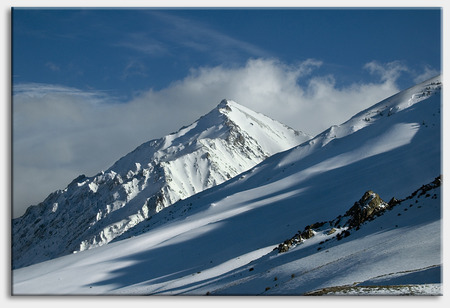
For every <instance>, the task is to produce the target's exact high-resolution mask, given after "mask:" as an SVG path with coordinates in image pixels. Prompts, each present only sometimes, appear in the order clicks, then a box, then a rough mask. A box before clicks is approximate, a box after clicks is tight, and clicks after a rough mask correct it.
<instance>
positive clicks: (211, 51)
mask: <svg viewBox="0 0 450 308" xmlns="http://www.w3.org/2000/svg"><path fill="white" fill-rule="evenodd" d="M146 13H147V14H148V16H149V17H150V18H152V19H154V18H156V19H158V20H159V21H160V22H162V25H163V26H162V27H161V26H160V27H158V31H156V30H152V31H148V32H139V33H131V34H130V33H127V34H126V37H124V38H123V39H121V40H120V41H119V42H118V43H117V44H116V46H121V47H125V48H129V49H133V50H135V51H137V52H140V53H142V54H145V55H149V56H159V55H162V54H164V55H166V56H167V55H171V54H172V55H173V56H179V55H180V48H184V49H185V50H186V52H187V51H190V52H198V53H203V54H205V56H208V57H214V58H220V59H225V58H229V57H232V56H233V55H234V54H242V53H243V54H245V56H246V57H248V56H253V57H267V56H270V55H269V53H268V52H267V51H265V50H263V49H262V48H260V47H258V46H256V45H253V44H251V43H248V42H246V41H242V40H238V39H236V38H233V37H231V36H229V35H227V34H225V33H223V32H221V31H218V30H216V29H213V28H212V27H211V25H208V24H204V23H200V22H196V21H194V20H192V19H185V18H182V17H180V16H176V15H175V14H170V13H167V12H162V11H153V10H149V11H146ZM149 28H151V26H149ZM174 51H176V52H174Z"/></svg>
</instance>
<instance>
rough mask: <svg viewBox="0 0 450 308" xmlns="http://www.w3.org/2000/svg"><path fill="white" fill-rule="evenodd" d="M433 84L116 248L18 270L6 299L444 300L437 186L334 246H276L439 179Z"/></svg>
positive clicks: (319, 242)
mask: <svg viewBox="0 0 450 308" xmlns="http://www.w3.org/2000/svg"><path fill="white" fill-rule="evenodd" d="M438 81H439V78H436V79H433V80H431V81H429V82H428V83H424V84H421V85H418V86H416V87H413V88H411V89H409V90H407V91H404V92H402V93H400V94H398V95H396V96H393V97H391V98H389V99H387V100H385V101H383V102H380V103H379V104H377V105H375V106H373V107H372V108H369V109H368V110H365V111H363V112H361V113H360V114H358V115H356V116H355V117H354V118H352V119H351V120H349V121H348V122H346V123H344V124H342V125H340V126H335V127H332V128H330V129H329V130H327V131H325V132H324V133H322V134H320V135H318V136H317V137H315V138H314V139H312V140H310V141H307V142H305V143H303V144H301V145H300V146H298V147H296V148H294V149H292V150H289V151H286V152H283V153H279V154H276V155H274V156H272V157H270V158H268V159H266V160H265V161H264V162H262V163H261V164H260V165H258V166H256V167H255V168H252V169H250V170H249V171H247V172H245V173H243V174H241V175H239V176H237V177H235V178H233V179H231V180H230V181H228V182H225V183H223V184H221V185H218V186H216V187H214V188H211V189H209V190H206V191H203V192H201V193H199V194H196V195H194V196H192V197H190V198H187V199H185V200H182V201H179V202H177V203H175V204H173V205H172V206H171V207H170V208H167V209H165V210H163V211H160V212H159V213H158V214H156V215H154V216H153V217H152V219H150V220H148V221H144V222H142V223H141V224H139V225H138V226H136V227H135V228H132V229H130V230H128V231H127V232H126V233H124V234H123V235H122V237H121V238H120V239H121V240H119V239H116V241H115V242H113V243H110V244H108V245H105V246H102V247H99V248H95V249H92V250H88V251H83V252H79V253H77V254H73V255H70V256H65V257H62V258H58V259H54V260H51V261H47V262H43V263H40V264H36V265H33V266H30V267H25V268H21V269H18V270H15V271H13V274H12V275H13V293H14V294H152V295H159V294H195V295H206V294H210V295H216V294H222V295H230V294H231V295H256V294H289V295H301V294H305V293H308V292H314V291H317V292H322V293H323V294H330V292H331V293H334V294H338V295H340V294H342V295H345V294H375V295H376V294H388V295H389V294H407V293H408V292H409V291H410V290H413V291H412V293H413V294H417V295H421V294H431V295H435V294H440V293H441V291H440V283H441V275H440V269H441V264H442V260H441V234H440V230H441V203H440V200H441V192H440V189H439V188H437V189H434V190H433V192H432V193H431V194H432V195H435V198H430V197H425V196H422V197H417V196H416V197H415V198H413V199H411V200H410V201H411V202H409V201H408V202H402V203H401V204H399V205H398V206H396V207H395V208H394V209H392V210H391V211H387V212H386V213H385V214H384V215H382V216H380V217H378V218H377V219H375V220H373V221H370V222H367V223H365V224H364V225H362V226H361V228H360V229H359V230H357V231H355V232H352V234H351V235H350V236H348V237H346V238H344V239H342V240H340V241H338V240H337V239H336V238H333V237H332V235H327V234H316V236H314V237H313V238H311V239H309V240H307V241H305V242H304V243H302V244H301V245H298V246H296V247H294V248H293V249H290V250H289V251H288V252H286V253H278V252H277V251H276V250H275V251H274V250H273V249H274V248H275V247H276V246H277V245H278V244H279V243H281V242H282V241H283V240H285V239H286V238H289V237H291V236H292V235H293V234H295V233H296V232H297V231H298V230H302V229H303V228H304V227H305V226H306V225H310V224H312V223H315V222H320V221H329V220H332V219H335V218H336V217H337V216H338V215H342V214H344V213H345V212H346V211H347V210H348V209H349V208H350V207H351V206H352V205H353V203H354V202H355V201H357V200H359V199H360V198H361V196H362V195H363V194H364V192H366V191H367V190H373V191H374V192H376V193H378V194H379V195H380V196H381V197H382V198H383V199H384V200H389V199H390V198H391V197H396V198H398V199H400V198H405V197H407V196H409V195H410V194H411V193H412V192H413V191H415V190H416V189H418V188H419V187H421V186H422V185H424V184H427V183H429V182H431V181H433V179H434V178H435V177H437V176H439V175H440V174H441V164H440V162H441V144H440V142H441V115H440V110H441V95H440V90H439V89H438V87H437V86H436V83H437V82H438ZM431 82H432V83H433V85H434V88H433V91H431V93H430V94H429V95H422V94H423V93H426V87H430V83H431ZM421 95H422V96H421ZM416 201H417V202H416ZM326 239H329V240H328V241H326V242H325V240H326ZM319 248H320V249H319ZM374 286H375V287H376V286H378V287H379V288H378V289H376V288H375V287H374ZM381 286H382V287H381ZM394 286H396V287H394ZM330 288H332V289H330ZM402 290H403V291H402ZM406 290H407V291H406ZM414 290H415V291H414ZM328 291H330V292H328ZM327 292H328V293H327Z"/></svg>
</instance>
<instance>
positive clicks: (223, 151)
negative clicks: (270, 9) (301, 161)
mask: <svg viewBox="0 0 450 308" xmlns="http://www.w3.org/2000/svg"><path fill="white" fill-rule="evenodd" d="M308 139H310V136H308V135H307V134H304V133H302V132H298V131H295V130H293V129H292V128H289V127H287V126H286V125H283V124H281V123H279V122H277V121H274V120H272V119H270V118H268V117H266V116H264V115H262V114H260V113H256V112H254V111H252V110H250V109H248V108H246V107H244V106H241V105H239V104H238V103H236V102H234V101H231V100H226V99H224V100H222V101H221V102H220V103H219V104H218V105H217V107H216V108H214V109H213V110H212V111H210V112H209V113H208V114H206V115H204V116H203V117H201V118H200V119H198V120H197V121H196V122H194V123H193V124H191V125H189V126H186V127H183V128H181V129H180V130H179V131H177V132H175V133H172V134H170V135H167V136H165V137H163V138H161V139H157V140H151V141H149V142H146V143H144V144H142V145H140V146H139V147H137V148H136V149H135V150H134V151H132V152H131V153H129V154H128V155H126V156H124V157H122V158H121V159H119V160H118V161H117V162H116V163H114V164H113V166H112V167H110V168H109V169H108V170H106V171H102V172H100V173H98V174H97V175H95V176H92V177H86V176H84V175H80V176H79V177H77V178H76V179H74V180H73V181H72V182H71V183H70V184H69V185H68V186H67V187H66V188H65V189H64V190H58V191H56V192H54V193H52V194H50V195H49V196H48V197H47V198H46V199H45V200H44V201H43V202H41V203H40V204H38V205H37V206H31V207H30V208H28V210H27V211H26V213H25V214H24V215H23V216H22V217H20V218H17V219H14V220H13V240H12V242H13V267H14V268H18V267H23V266H27V265H30V264H33V263H37V262H41V261H45V260H48V259H52V258H55V257H58V256H62V255H65V254H69V253H72V252H77V251H83V250H87V249H90V248H93V247H97V246H102V245H104V244H106V243H108V242H110V241H111V240H113V239H114V238H116V237H117V236H119V235H121V234H123V233H124V232H125V231H127V230H128V229H130V228H131V227H134V226H135V225H137V224H139V223H140V222H142V221H144V220H147V219H151V217H152V216H153V215H154V214H155V213H158V212H159V211H161V210H162V209H164V208H166V207H168V206H170V205H171V204H173V203H174V202H176V201H178V200H180V199H185V198H187V197H189V196H192V195H194V194H196V193H198V192H200V191H203V190H205V189H207V188H210V187H213V186H215V185H218V184H220V183H222V182H224V181H226V180H228V179H231V178H232V177H234V176H236V175H238V174H240V173H241V172H243V171H246V170H248V169H250V168H251V167H253V166H255V165H256V164H257V163H259V162H261V161H263V160H264V159H266V158H267V157H269V156H271V155H273V154H275V153H277V152H280V151H284V150H287V149H289V148H291V147H293V146H296V145H298V144H300V143H302V142H303V141H306V140H308Z"/></svg>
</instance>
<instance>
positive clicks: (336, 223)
mask: <svg viewBox="0 0 450 308" xmlns="http://www.w3.org/2000/svg"><path fill="white" fill-rule="evenodd" d="M441 184H442V176H438V177H436V178H435V179H434V180H433V181H432V182H431V183H429V184H426V185H423V186H422V187H420V188H419V189H417V190H416V191H414V192H413V193H412V194H411V195H409V196H408V197H406V198H404V199H396V198H395V197H392V198H391V199H390V201H389V202H387V203H386V202H385V201H383V199H381V197H380V196H379V195H378V194H377V193H375V192H373V191H372V190H368V191H366V192H365V193H364V195H363V196H362V197H361V199H360V200H359V201H357V202H355V203H354V204H353V206H352V207H351V208H350V209H349V210H348V211H347V212H346V213H345V214H344V215H339V216H337V217H336V218H335V219H334V220H331V221H328V222H316V223H313V224H311V225H307V226H306V227H305V229H304V230H303V231H298V233H297V234H295V235H294V236H293V237H292V238H290V239H288V240H285V241H284V242H283V243H281V244H280V245H278V246H277V247H275V249H274V250H278V252H280V253H281V252H286V251H288V250H289V248H291V247H292V246H295V245H298V244H301V243H302V242H303V241H305V240H307V239H310V238H312V237H313V236H314V235H315V233H316V232H319V231H327V229H328V232H327V233H326V234H327V235H331V234H334V233H336V235H335V236H336V239H337V240H341V239H343V238H345V237H347V236H350V234H351V232H350V231H352V230H358V229H359V228H360V226H361V225H362V224H363V223H365V222H367V221H371V220H373V219H375V218H376V217H377V216H380V215H382V214H383V213H384V212H385V211H386V210H391V209H392V208H393V207H394V206H397V205H399V204H401V203H402V202H403V201H405V200H409V199H412V198H420V197H422V196H424V197H425V198H428V197H431V198H432V199H437V195H436V194H434V195H431V193H428V192H429V191H430V190H432V189H435V188H437V187H439V186H441ZM416 202H417V200H416ZM341 227H344V230H341V232H339V233H337V231H338V229H340V228H341ZM326 241H328V239H327V240H326ZM324 242H325V241H322V242H321V243H320V244H323V243H324ZM319 250H320V249H319Z"/></svg>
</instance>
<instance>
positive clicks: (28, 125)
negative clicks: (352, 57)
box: [13, 59, 403, 216]
mask: <svg viewBox="0 0 450 308" xmlns="http://www.w3.org/2000/svg"><path fill="white" fill-rule="evenodd" d="M321 65H322V63H321V62H320V61H317V60H313V59H310V60H306V61H304V62H301V63H298V64H296V65H287V64H285V63H281V62H280V61H277V60H275V59H252V60H249V61H248V62H247V63H246V65H244V66H240V67H224V66H217V67H203V68H197V69H193V70H192V71H191V73H190V74H189V75H188V76H187V77H185V78H184V79H183V80H179V81H176V82H174V83H172V84H171V85H170V86H168V87H166V88H164V89H162V90H159V91H154V90H148V91H146V92H143V93H141V94H140V95H139V96H138V97H136V98H135V99H133V100H132V101H129V102H127V103H117V102H114V99H113V98H111V97H109V96H108V95H107V94H106V93H104V92H94V91H91V92H85V91H81V90H78V89H74V88H68V87H63V86H55V85H42V84H26V85H18V86H15V87H14V96H13V162H14V170H13V171H14V176H13V180H14V193H13V196H14V216H17V215H18V214H21V213H23V212H24V207H25V206H28V205H30V204H37V203H39V202H40V201H42V200H43V199H44V198H45V197H46V196H47V195H48V194H49V193H50V192H52V191H54V190H56V189H63V188H64V187H65V186H66V185H67V184H68V183H69V182H70V181H71V180H72V179H73V178H75V177H76V176H77V175H79V174H81V173H85V174H86V175H88V176H90V175H94V174H96V173H97V172H99V171H101V170H102V169H103V170H105V169H107V168H108V167H109V166H110V165H112V163H114V162H115V161H116V160H117V159H118V158H120V157H121V156H123V155H125V154H127V153H128V152H130V151H132V150H133V149H134V148H135V147H136V146H138V145H139V144H141V143H143V142H145V141H148V140H151V139H155V138H159V137H161V136H164V135H166V134H168V133H170V132H173V131H176V130H177V129H179V128H180V127H181V126H183V125H187V124H190V123H192V122H193V121H194V120H196V119H197V118H198V117H199V116H201V115H203V114H205V113H207V112H208V111H210V110H211V109H212V108H214V107H215V106H216V105H217V104H218V103H219V102H220V101H221V99H223V98H230V99H233V100H235V101H237V102H238V103H240V104H243V105H245V106H247V107H249V108H251V109H253V110H255V111H258V112H262V113H264V114H266V115H268V116H270V117H272V118H274V119H276V120H279V121H280V122H283V123H285V124H287V125H290V126H291V127H293V128H295V129H299V130H303V131H305V132H307V133H310V134H316V133H319V132H321V131H322V130H324V129H326V128H328V127H329V126H331V125H333V124H339V123H342V122H344V121H345V120H347V119H348V118H349V117H350V116H352V115H353V114H355V113H357V112H359V111H360V110H362V109H364V108H367V107H369V106H371V105H372V104H374V103H377V102H378V101H380V100H382V99H384V98H386V97H388V96H390V95H392V94H394V93H396V92H397V91H398V89H397V87H396V85H395V80H396V78H398V73H396V72H401V71H403V69H399V67H398V66H396V65H392V64H387V65H384V66H383V65H381V64H376V63H372V64H368V65H367V66H366V67H367V68H368V69H369V70H371V71H372V72H374V73H380V74H381V77H382V78H381V81H380V82H378V83H368V84H357V83H355V84H351V85H349V86H347V87H344V88H338V87H337V86H336V81H335V78H334V77H333V76H315V75H314V70H315V69H317V68H318V67H320V66H321Z"/></svg>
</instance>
